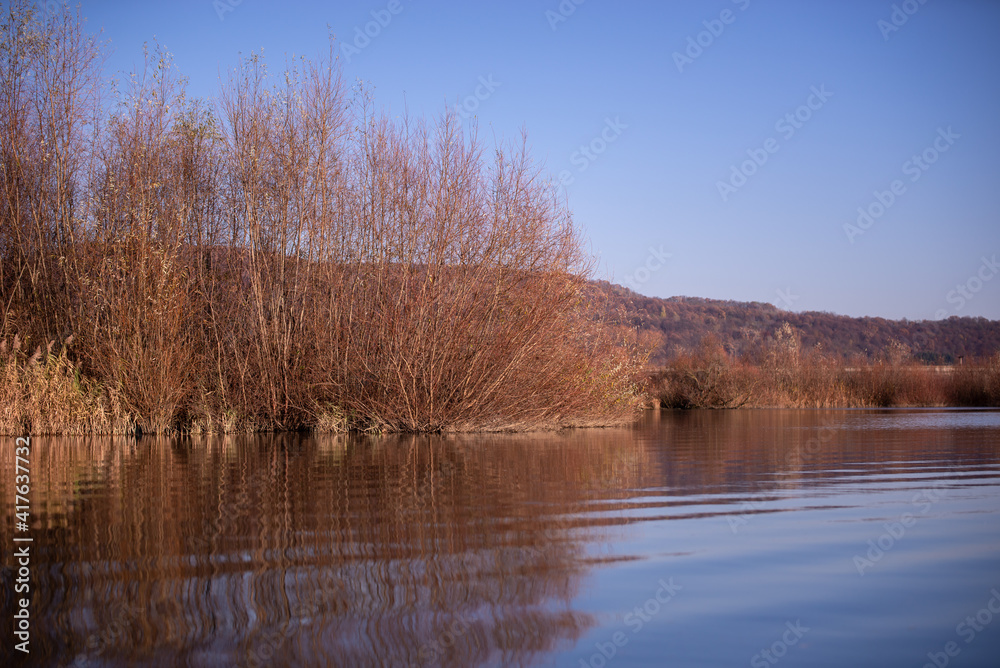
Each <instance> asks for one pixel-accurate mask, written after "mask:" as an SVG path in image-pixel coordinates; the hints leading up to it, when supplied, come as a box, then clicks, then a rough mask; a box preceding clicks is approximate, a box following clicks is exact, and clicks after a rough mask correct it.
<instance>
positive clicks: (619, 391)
mask: <svg viewBox="0 0 1000 668" xmlns="http://www.w3.org/2000/svg"><path fill="white" fill-rule="evenodd" d="M2 21H3V25H2V29H0V32H2V39H3V42H2V49H0V59H2V60H0V138H2V145H0V146H2V147H0V169H2V172H0V188H2V192H0V258H2V261H3V268H2V275H0V287H2V292H0V297H2V300H3V303H2V306H3V308H4V311H3V313H0V318H2V322H0V337H10V336H13V335H14V334H15V333H16V334H17V335H18V336H20V337H21V340H27V341H31V342H33V343H34V342H36V341H49V340H63V339H64V338H65V337H67V336H68V335H70V334H72V335H73V336H75V339H76V340H75V343H74V346H73V347H72V349H71V351H70V355H71V357H67V356H66V355H67V353H66V351H65V350H64V351H63V352H62V353H60V355H61V357H59V358H57V359H62V360H64V361H63V362H59V364H61V365H63V366H61V367H58V368H59V369H61V370H60V371H59V374H62V375H66V374H71V375H74V377H76V378H80V377H81V374H82V377H85V378H90V379H92V380H88V381H87V388H88V389H87V390H86V391H87V392H91V391H93V392H97V395H94V396H98V395H99V396H101V397H113V398H114V399H113V401H114V402H117V403H115V404H114V406H115V408H113V409H112V408H110V407H109V408H106V410H111V411H112V412H113V413H114V414H115V415H116V416H120V415H126V416H128V419H134V421H135V422H136V424H137V426H138V427H139V428H140V429H141V430H143V431H152V432H162V431H166V430H169V429H172V428H177V427H183V428H189V429H193V430H236V429H260V428H264V429H270V428H278V429H293V428H301V427H312V428H318V429H326V430H342V429H345V428H364V429H383V430H401V431H428V430H441V429H512V428H535V427H542V426H544V427H558V426H563V425H567V424H601V423H609V422H616V421H620V420H622V419H627V418H629V417H630V416H631V415H632V414H633V411H634V409H635V405H636V401H635V392H634V387H633V384H632V382H631V381H632V378H633V374H634V372H635V370H636V368H637V355H636V352H635V350H634V346H629V345H625V344H624V338H625V337H623V336H622V335H621V334H620V333H616V332H614V331H613V330H611V329H609V328H607V327H605V326H604V325H603V324H602V323H600V322H595V321H594V320H593V319H591V318H589V317H586V316H585V315H584V314H585V312H586V307H587V303H586V302H585V300H584V299H583V293H582V287H583V285H584V276H585V275H586V273H587V271H588V268H589V264H588V260H587V258H586V257H584V256H583V255H582V254H581V250H580V249H581V244H580V239H579V237H578V234H577V231H576V229H575V227H574V225H573V223H572V219H571V216H570V214H569V213H568V211H567V210H566V209H565V208H564V207H563V206H562V205H561V204H560V202H559V201H558V200H557V199H556V196H555V192H554V190H553V188H552V187H551V185H550V182H548V181H546V180H544V179H543V176H542V174H541V173H540V171H539V169H538V167H537V166H536V165H535V164H534V163H533V162H532V161H531V159H530V157H529V155H528V152H527V148H526V146H525V143H524V142H523V141H522V142H521V143H519V144H517V145H513V146H510V145H498V146H495V147H492V148H491V149H490V151H489V153H487V154H484V151H485V150H486V149H485V147H484V146H483V144H482V142H481V141H480V140H479V139H478V137H477V135H476V133H475V131H474V130H471V131H468V132H467V131H465V130H463V128H462V127H461V126H460V125H459V124H458V122H457V119H456V118H455V117H454V116H450V115H446V116H444V117H442V118H441V119H440V120H438V121H437V122H434V123H427V122H423V121H416V122H411V121H409V120H407V119H404V120H402V121H395V120H391V119H390V118H389V116H388V115H386V114H382V113H376V112H375V111H373V110H372V107H371V103H370V101H369V99H368V98H367V96H366V94H365V92H364V91H363V90H361V91H356V92H355V93H354V94H353V95H349V94H348V93H347V92H346V91H345V89H344V86H343V84H342V81H341V77H340V70H339V68H338V64H337V63H336V62H335V61H334V60H325V61H319V62H309V61H305V60H299V61H295V62H290V63H288V64H287V66H286V68H285V70H284V72H282V76H281V77H279V79H280V80H281V84H280V85H273V84H272V83H271V79H270V78H269V76H268V73H267V68H266V66H265V63H264V62H263V61H262V60H261V59H260V58H258V57H256V56H252V57H250V58H248V59H245V60H243V61H242V62H241V63H240V64H239V66H238V67H236V68H235V69H234V70H232V71H231V73H230V76H229V80H228V82H226V83H224V85H223V89H222V91H221V94H220V96H219V101H218V104H217V106H216V107H214V108H213V107H212V106H210V105H208V104H205V103H202V102H199V101H192V100H189V99H187V98H186V96H185V94H184V87H183V82H182V80H181V79H180V78H179V77H178V75H177V74H176V72H175V71H174V69H173V67H172V65H171V62H170V56H169V54H167V53H166V52H164V51H162V50H160V49H153V50H151V51H150V52H148V53H147V57H146V63H145V68H144V69H143V71H141V72H137V73H135V74H134V75H133V76H132V77H131V79H130V80H129V81H128V82H127V83H126V85H125V86H124V90H123V92H122V94H121V95H120V96H118V97H117V98H116V99H115V100H114V109H113V111H111V112H110V113H108V112H106V111H105V108H104V107H105V101H106V100H105V98H106V96H105V95H104V94H105V93H106V90H105V86H104V85H103V84H102V81H103V79H102V77H103V72H102V70H101V63H102V51H101V47H100V45H99V44H97V43H96V42H95V41H94V40H93V39H92V38H90V37H88V36H86V35H84V34H83V33H82V32H81V29H80V20H79V16H73V15H71V14H70V13H69V12H68V11H65V12H63V13H60V14H49V15H45V16H39V15H37V14H36V13H35V12H34V11H33V10H32V9H31V8H30V6H29V5H28V4H27V3H25V2H17V3H14V4H13V5H12V6H11V7H10V8H9V10H8V11H7V13H6V14H5V15H4V16H3V18H2ZM332 53H333V51H332V49H331V54H332ZM216 109H217V111H216ZM485 155H488V156H489V158H486V157H485ZM633 338H634V337H633ZM46 365H48V362H46ZM26 368H27V367H25V366H24V365H23V364H21V363H12V364H8V365H7V366H6V367H5V369H7V370H8V374H7V376H6V377H7V378H9V379H15V377H16V378H21V376H17V375H16V374H14V372H13V371H10V369H18V370H19V371H18V372H17V373H22V371H23V370H24V369H26ZM12 374H13V375H12ZM59 374H57V375H59ZM5 382H9V383H15V382H16V383H22V384H23V381H22V380H5ZM2 391H4V392H6V393H7V394H6V395H4V396H13V395H14V394H16V395H18V396H27V395H26V394H25V392H27V390H25V389H24V387H22V386H21V385H8V386H6V387H5V388H2ZM12 393H13V394H12ZM87 396H90V395H87ZM108 400H109V401H110V399H108ZM11 405H15V404H11ZM16 405H20V404H16ZM5 408H6V406H5ZM119 408H120V409H121V410H122V411H124V413H118V412H115V411H118V410H119ZM18 410H20V409H10V410H8V414H10V415H14V414H16V415H19V416H20V417H17V418H11V419H12V420H13V421H14V422H12V423H11V424H12V425H13V424H17V423H19V424H21V425H22V426H23V428H24V429H27V430H31V431H38V430H49V429H59V428H57V427H55V426H53V425H52V424H50V423H46V422H44V421H39V420H36V419H34V418H30V417H24V414H23V413H18V412H17V411H18ZM117 419H118V418H116V420H117ZM70 421H72V420H70ZM112 423H114V424H115V425H118V424H119V422H116V421H115V420H112ZM88 424H90V423H88ZM91 427H92V428H93V429H99V428H98V427H97V426H96V424H92V425H91ZM11 428H12V429H13V428H14V427H11ZM78 428H80V427H79V426H73V427H65V428H64V429H78ZM115 428H117V427H115ZM15 431H19V430H18V429H15Z"/></svg>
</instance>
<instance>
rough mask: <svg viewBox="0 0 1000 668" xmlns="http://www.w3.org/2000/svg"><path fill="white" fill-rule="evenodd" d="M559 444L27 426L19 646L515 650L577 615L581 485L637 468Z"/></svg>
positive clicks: (645, 480) (268, 651)
mask: <svg viewBox="0 0 1000 668" xmlns="http://www.w3.org/2000/svg"><path fill="white" fill-rule="evenodd" d="M569 440H571V438H570V437H568V436H565V435H563V436H560V435H546V436H527V437H525V436H518V437H511V436H506V437H477V438H470V437H395V438H364V437H361V438H358V437H343V436H340V437H317V438H313V437H304V436H299V435H273V436H266V437H252V438H246V437H244V438H234V437H228V438H214V439H174V440H168V439H159V440H156V439H143V440H141V441H139V442H138V443H135V442H130V441H117V442H116V441H110V440H106V439H79V440H70V439H59V440H47V439H42V438H36V439H35V443H36V446H35V447H36V450H37V455H36V460H35V462H34V476H35V479H36V480H38V481H39V482H38V483H37V487H36V491H35V512H36V514H37V524H36V528H35V530H34V535H35V537H36V542H37V544H38V548H39V551H40V552H39V553H40V555H41V557H40V561H43V562H44V564H45V566H44V568H43V567H42V566H41V564H39V565H38V566H37V567H36V571H35V583H36V593H35V606H34V610H35V611H36V613H35V614H36V620H37V622H36V627H35V631H36V635H35V636H34V638H33V644H32V647H33V652H32V653H33V655H34V657H35V658H36V659H37V658H38V657H39V656H44V657H48V658H58V659H60V660H62V661H65V662H66V663H72V662H73V661H78V660H79V662H80V663H81V664H86V663H90V664H94V665H103V664H110V665H113V664H117V663H119V662H121V663H133V662H141V663H149V664H162V665H174V664H177V663H188V664H193V665H203V664H210V663H216V664H232V663H242V664H245V665H272V664H273V663H275V662H278V663H287V664H289V665H321V664H325V665H376V664H379V665H476V664H481V663H495V662H500V663H503V664H519V663H527V662H530V661H531V659H532V657H533V656H534V655H536V654H538V653H544V652H549V651H551V650H552V649H554V648H556V647H557V646H558V645H559V644H560V643H570V644H571V643H572V642H573V641H575V639H577V638H578V637H579V635H580V634H581V632H582V631H583V630H585V629H586V628H587V627H588V626H589V625H590V624H591V623H592V619H591V617H590V616H589V615H587V614H584V613H581V612H580V611H578V610H575V609H574V608H573V606H572V602H573V599H574V596H575V595H576V592H577V588H578V586H579V582H580V578H581V577H582V576H583V575H584V574H585V573H586V571H587V569H588V568H590V567H591V566H592V564H593V563H594V560H593V559H591V558H590V557H588V554H587V553H588V547H587V545H588V544H589V543H594V542H597V543H600V542H601V541H606V540H608V536H609V533H608V532H609V528H608V526H607V525H605V526H602V525H601V524H600V523H596V524H595V523H593V522H589V521H584V520H583V519H582V518H581V517H580V514H581V512H583V511H584V509H585V504H586V503H587V501H588V500H589V499H590V492H593V491H595V490H601V489H605V490H607V489H615V490H620V489H629V488H635V487H643V486H646V485H647V484H649V482H650V481H651V480H653V479H655V477H656V471H657V467H656V466H655V462H654V461H653V459H652V458H651V457H650V456H648V455H647V454H644V451H643V449H641V448H633V449H628V450H622V449H619V448H615V447H613V445H614V443H613V441H614V440H615V439H614V437H613V436H612V435H611V434H605V435H604V436H603V437H602V436H601V435H600V434H598V435H597V436H596V437H590V438H589V439H588V442H587V444H586V445H584V446H583V447H579V446H575V447H573V448H572V449H567V448H566V447H565V446H566V443H567V441H569ZM6 464H9V462H5V465H6ZM8 479H9V476H8ZM568 483H569V484H568ZM8 528H10V527H9V526H8Z"/></svg>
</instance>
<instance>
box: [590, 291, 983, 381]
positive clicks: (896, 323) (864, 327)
mask: <svg viewBox="0 0 1000 668" xmlns="http://www.w3.org/2000/svg"><path fill="white" fill-rule="evenodd" d="M590 289H591V290H592V291H594V292H595V293H596V294H600V295H601V296H602V302H601V303H603V304H604V305H605V306H606V308H607V310H606V311H605V312H602V314H601V315H602V317H603V316H605V315H606V316H608V317H610V318H614V319H616V320H617V321H618V322H621V323H622V324H625V325H627V326H628V327H630V328H632V329H634V330H637V331H638V332H639V334H640V337H641V339H642V340H643V342H644V343H645V345H647V346H648V347H649V348H650V349H651V355H650V359H649V365H650V367H653V368H658V367H662V366H664V365H666V364H667V363H668V362H669V361H670V360H672V359H675V358H677V357H678V356H680V355H684V354H686V353H692V352H694V351H696V350H697V349H698V348H699V346H700V345H701V342H702V339H703V338H705V337H706V336H709V335H711V336H712V337H714V340H715V341H717V342H718V344H719V345H721V346H722V348H723V349H724V350H725V351H726V352H727V354H730V355H735V356H737V357H740V358H742V359H743V360H745V361H749V362H754V361H756V362H759V361H761V360H762V359H763V358H764V357H766V354H767V351H768V349H769V346H771V345H772V344H773V343H774V341H775V336H776V333H777V332H778V331H779V330H781V328H782V327H783V325H784V324H785V323H788V325H790V326H791V327H792V329H793V330H794V331H795V333H796V336H797V337H798V340H799V343H800V345H801V348H802V350H803V351H815V352H818V353H822V354H823V355H825V356H829V357H833V358H835V359H838V360H842V361H845V362H846V361H849V360H852V359H853V358H857V357H860V358H862V359H865V360H868V361H870V362H877V361H879V360H885V359H888V358H889V357H890V356H892V355H898V354H899V353H900V351H901V350H902V351H903V352H904V354H905V355H906V356H908V357H912V358H913V359H914V360H915V361H917V362H920V363H923V364H934V365H939V364H954V363H956V362H958V361H959V358H960V357H961V358H965V359H966V360H971V359H985V358H989V357H990V356H992V355H993V354H995V353H996V352H998V351H1000V321H996V320H987V319H985V318H970V317H964V318H960V317H958V316H952V317H950V318H948V319H946V320H936V321H932V320H920V321H913V320H886V319H884V318H852V317H849V316H842V315H834V314H832V313H820V312H805V313H795V312H791V311H784V310H781V309H778V308H777V307H775V306H773V305H772V304H764V303H761V302H735V301H722V300H715V299H700V298H695V297H670V298H669V299H662V298H657V297H646V296H644V295H640V294H637V293H635V292H633V291H632V290H629V289H628V288H625V287H622V286H620V285H613V284H610V283H608V282H606V281H594V282H593V283H592V284H591V287H590Z"/></svg>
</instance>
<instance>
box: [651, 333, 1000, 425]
mask: <svg viewBox="0 0 1000 668" xmlns="http://www.w3.org/2000/svg"><path fill="white" fill-rule="evenodd" d="M646 391H647V392H648V394H649V395H650V396H651V397H652V400H653V401H654V402H655V403H658V404H659V405H661V406H663V407H667V408H738V407H756V408H834V407H844V408H847V407H892V406H901V407H902V406H910V407H917V406H965V407H995V406H1000V354H996V355H994V356H993V357H991V358H988V359H981V360H973V361H971V362H970V363H966V364H963V365H956V366H950V367H932V366H927V365H923V364H920V363H918V362H916V361H914V360H912V359H907V358H906V357H904V356H900V355H897V356H895V357H894V358H893V357H890V358H889V359H879V360H868V359H857V358H856V359H853V360H848V361H844V360H839V359H836V358H832V357H829V356H824V355H822V354H819V353H812V354H805V355H801V354H800V353H799V351H798V350H797V348H795V347H792V348H788V347H787V346H786V347H784V348H783V347H782V344H780V343H779V345H778V346H777V350H772V351H771V354H769V355H767V356H766V357H765V358H764V359H757V360H753V359H741V358H739V357H736V356H733V355H730V354H728V353H727V352H726V351H724V350H723V349H722V347H721V346H719V345H717V343H715V342H713V341H711V340H709V341H706V342H704V343H703V345H702V347H701V349H699V350H698V351H696V352H694V353H690V354H686V355H681V356H678V357H677V358H675V359H674V360H672V361H671V362H670V364H669V365H668V366H667V367H666V368H664V369H660V370H657V371H655V372H653V373H651V374H650V375H649V377H648V379H647V384H646Z"/></svg>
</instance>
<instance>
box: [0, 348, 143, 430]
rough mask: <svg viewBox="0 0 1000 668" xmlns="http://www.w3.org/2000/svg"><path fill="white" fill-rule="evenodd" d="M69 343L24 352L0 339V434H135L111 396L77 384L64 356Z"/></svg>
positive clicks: (77, 376) (95, 387)
mask: <svg viewBox="0 0 1000 668" xmlns="http://www.w3.org/2000/svg"><path fill="white" fill-rule="evenodd" d="M70 343H71V339H70V340H67V341H65V342H64V343H63V345H62V346H60V347H59V348H56V347H55V341H50V342H49V343H48V344H47V345H46V346H44V347H42V346H40V345H39V346H36V347H35V349H34V352H32V353H31V354H30V355H29V354H28V351H29V350H30V348H29V346H28V345H26V342H24V341H22V340H21V339H20V338H19V337H18V336H16V335H15V336H14V337H13V338H9V339H8V338H6V337H4V338H3V339H0V434H3V435H9V436H12V435H18V436H19V435H22V434H81V433H99V434H122V433H127V432H131V431H134V429H135V427H134V425H133V424H132V422H131V420H130V418H129V416H128V413H127V411H126V410H125V409H124V407H123V406H122V404H121V402H120V401H119V400H118V398H117V396H116V395H115V394H114V393H113V392H106V391H104V390H103V389H102V388H101V387H100V386H98V385H97V384H95V383H93V382H91V381H88V380H87V379H84V378H81V377H80V374H79V372H78V371H77V369H76V368H75V367H74V365H73V363H72V362H71V361H70V360H69V357H68V356H67V348H68V347H69V344H70Z"/></svg>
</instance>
